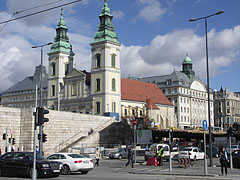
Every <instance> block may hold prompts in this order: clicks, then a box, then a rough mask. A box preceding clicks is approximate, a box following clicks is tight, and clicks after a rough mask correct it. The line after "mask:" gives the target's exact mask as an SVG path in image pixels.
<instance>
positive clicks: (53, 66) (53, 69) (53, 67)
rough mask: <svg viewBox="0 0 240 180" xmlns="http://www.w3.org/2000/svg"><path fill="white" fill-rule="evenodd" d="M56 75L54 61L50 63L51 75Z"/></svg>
mask: <svg viewBox="0 0 240 180" xmlns="http://www.w3.org/2000/svg"><path fill="white" fill-rule="evenodd" d="M55 75H56V63H52V76H55Z"/></svg>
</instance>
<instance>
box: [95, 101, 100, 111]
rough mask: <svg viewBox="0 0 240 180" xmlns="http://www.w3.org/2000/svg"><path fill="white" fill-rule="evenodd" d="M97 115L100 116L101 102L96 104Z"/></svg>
mask: <svg viewBox="0 0 240 180" xmlns="http://www.w3.org/2000/svg"><path fill="white" fill-rule="evenodd" d="M96 106H97V114H100V102H96Z"/></svg>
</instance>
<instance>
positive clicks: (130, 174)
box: [0, 157, 240, 180]
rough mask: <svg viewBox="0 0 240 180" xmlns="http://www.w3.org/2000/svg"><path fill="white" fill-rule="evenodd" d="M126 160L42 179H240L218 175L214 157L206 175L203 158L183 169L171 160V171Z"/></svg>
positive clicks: (232, 174)
mask: <svg viewBox="0 0 240 180" xmlns="http://www.w3.org/2000/svg"><path fill="white" fill-rule="evenodd" d="M126 162H127V160H126V159H123V160H117V159H116V160H111V159H101V160H100V166H98V167H95V168H94V169H93V170H92V171H90V172H89V173H88V174H84V175H83V174H81V173H74V174H72V175H64V176H63V175H60V176H59V177H56V178H42V179H44V180H81V179H84V180H128V179H131V180H143V179H144V180H146V179H147V180H148V179H151V180H180V179H181V180H183V179H184V180H193V179H194V180H203V179H214V180H216V179H220V180H224V179H228V180H229V179H240V171H239V169H234V170H229V175H228V176H227V177H225V176H218V174H219V172H220V167H219V166H218V165H219V160H218V159H214V164H215V165H217V166H216V167H214V168H209V170H208V172H209V175H208V176H204V171H203V160H199V161H197V162H192V167H189V166H188V167H187V169H184V168H183V167H182V166H179V165H178V164H177V162H176V161H173V171H172V172H169V163H168V162H164V164H163V166H160V167H155V166H146V165H145V163H144V161H143V157H139V158H138V162H139V163H137V164H136V165H135V167H134V168H131V167H130V166H129V167H127V168H126V167H125V164H126ZM26 179H28V180H29V178H19V177H0V180H26Z"/></svg>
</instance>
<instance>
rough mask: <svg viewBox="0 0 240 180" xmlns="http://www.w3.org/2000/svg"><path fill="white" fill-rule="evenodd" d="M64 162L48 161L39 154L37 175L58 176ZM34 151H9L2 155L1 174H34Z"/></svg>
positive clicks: (0, 161) (0, 160) (0, 158)
mask: <svg viewBox="0 0 240 180" xmlns="http://www.w3.org/2000/svg"><path fill="white" fill-rule="evenodd" d="M61 167H62V164H61V163H59V162H53V161H48V160H46V159H45V158H44V157H42V156H40V155H39V154H37V161H36V176H37V177H43V176H47V177H53V176H54V177H57V176H59V174H60V170H61ZM32 171H33V152H9V153H6V154H4V155H2V156H1V157H0V176H2V175H3V174H9V175H19V176H28V177H31V176H32Z"/></svg>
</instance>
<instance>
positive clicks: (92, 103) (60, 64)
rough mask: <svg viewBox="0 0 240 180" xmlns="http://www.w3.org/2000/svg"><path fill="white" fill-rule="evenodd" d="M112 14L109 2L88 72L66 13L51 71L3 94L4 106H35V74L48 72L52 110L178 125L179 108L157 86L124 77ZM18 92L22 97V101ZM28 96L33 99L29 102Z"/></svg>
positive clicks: (47, 101)
mask: <svg viewBox="0 0 240 180" xmlns="http://www.w3.org/2000/svg"><path fill="white" fill-rule="evenodd" d="M112 18H113V16H112V15H111V13H110V8H109V7H108V4H107V2H106V1H105V4H104V7H103V8H102V10H101V14H100V15H99V20H100V24H99V25H98V30H97V32H96V33H95V36H94V41H93V42H92V43H91V44H90V45H91V54H92V57H91V61H90V63H91V71H90V72H87V71H85V70H84V71H81V70H78V69H76V68H74V67H73V62H74V55H75V54H74V52H73V49H74V48H73V47H72V45H71V43H70V40H69V38H68V36H67V31H68V29H67V26H66V23H65V21H64V18H63V13H62V12H61V17H60V20H59V22H58V25H57V27H56V36H55V38H54V42H53V44H52V45H51V50H50V52H49V53H48V56H49V73H48V74H47V73H46V70H45V71H39V68H40V69H41V68H43V69H45V67H41V66H40V67H37V68H36V71H35V74H34V76H30V77H27V78H25V79H24V80H23V81H22V82H19V83H17V84H15V85H14V86H13V87H11V88H9V89H8V90H7V91H5V92H4V93H3V95H2V105H3V106H12V107H19V108H29V107H35V85H36V84H38V83H39V81H37V78H35V76H36V77H38V76H39V73H37V72H43V73H44V76H43V81H42V84H43V85H42V87H43V106H44V107H46V108H49V109H53V110H61V111H69V112H75V113H83V114H94V115H101V116H102V115H106V114H108V115H109V114H114V115H117V116H116V118H122V119H128V120H131V119H134V118H143V119H148V120H150V121H152V122H155V123H158V124H159V125H160V124H161V125H160V127H161V128H169V127H177V124H176V118H175V115H174V106H173V104H172V103H171V102H170V101H169V100H168V98H167V97H166V96H165V95H164V94H163V93H162V91H161V90H160V89H159V88H158V87H157V86H156V85H153V84H150V83H146V82H140V81H136V80H130V79H124V78H121V68H120V43H119V41H118V37H117V35H116V32H115V31H114V26H113V24H112ZM34 79H35V80H34ZM24 84H25V86H24ZM26 85H27V86H26ZM20 87H21V88H22V89H21V88H20ZM139 89H140V91H139ZM15 95H18V96H19V97H21V98H18V99H17V100H16V98H15ZM25 95H26V96H29V97H30V98H29V99H28V101H26V99H25V97H24V96H25ZM10 99H11V101H10Z"/></svg>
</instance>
